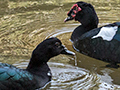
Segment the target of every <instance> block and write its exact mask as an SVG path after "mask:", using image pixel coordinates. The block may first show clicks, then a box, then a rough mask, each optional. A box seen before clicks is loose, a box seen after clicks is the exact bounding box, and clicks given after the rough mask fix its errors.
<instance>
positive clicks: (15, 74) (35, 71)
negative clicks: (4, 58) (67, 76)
mask: <svg viewBox="0 0 120 90" xmlns="http://www.w3.org/2000/svg"><path fill="white" fill-rule="evenodd" d="M59 54H66V55H74V53H73V52H71V51H69V50H67V49H66V48H65V46H63V45H62V43H61V41H60V40H59V39H57V38H55V37H53V38H49V39H46V40H44V41H43V42H41V43H40V44H39V45H38V46H37V47H36V48H35V49H34V51H33V52H32V57H31V59H30V62H29V64H28V67H27V68H26V69H19V68H17V67H15V66H13V65H10V64H6V63H0V90H35V89H38V88H41V87H43V86H44V85H45V84H46V83H48V82H49V81H51V76H52V75H51V72H50V68H49V66H48V65H47V62H48V60H49V59H50V58H52V57H54V56H57V55H59Z"/></svg>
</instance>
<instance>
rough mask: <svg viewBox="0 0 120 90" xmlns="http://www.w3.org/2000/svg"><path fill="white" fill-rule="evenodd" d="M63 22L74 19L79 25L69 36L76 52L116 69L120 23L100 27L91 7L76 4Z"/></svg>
mask: <svg viewBox="0 0 120 90" xmlns="http://www.w3.org/2000/svg"><path fill="white" fill-rule="evenodd" d="M67 15H68V17H67V18H66V19H65V22H67V21H70V20H73V19H75V20H76V21H79V22H80V23H81V25H80V26H78V27H77V28H76V29H75V30H74V31H73V33H72V35H71V40H72V42H73V47H74V49H75V50H76V51H79V52H80V53H82V54H85V55H88V56H90V57H93V58H96V59H99V60H102V61H105V62H109V63H110V64H108V65H106V66H107V67H113V68H118V67H119V65H117V63H120V22H115V23H112V24H108V25H105V26H102V27H99V28H97V26H98V22H99V20H98V17H97V14H96V12H95V10H94V8H93V6H92V5H91V4H89V3H86V2H82V1H80V2H77V3H76V4H74V5H73V6H72V8H71V9H70V11H69V12H68V13H67Z"/></svg>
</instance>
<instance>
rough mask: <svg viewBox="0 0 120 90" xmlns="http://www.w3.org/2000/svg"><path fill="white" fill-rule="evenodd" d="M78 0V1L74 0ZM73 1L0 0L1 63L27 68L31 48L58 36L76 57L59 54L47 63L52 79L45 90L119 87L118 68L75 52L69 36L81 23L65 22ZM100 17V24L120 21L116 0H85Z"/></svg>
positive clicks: (119, 8) (113, 88)
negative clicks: (108, 66)
mask: <svg viewBox="0 0 120 90" xmlns="http://www.w3.org/2000/svg"><path fill="white" fill-rule="evenodd" d="M76 1H79V0H76ZM76 1H74V0H3V1H2V0H1V1H0V8H1V9H0V62H3V63H9V64H13V65H15V66H17V67H19V68H26V66H27V64H28V62H29V59H30V56H31V53H32V51H33V49H34V48H35V47H36V46H37V45H38V44H39V43H40V42H41V41H43V40H44V39H46V38H49V37H58V38H59V39H60V40H61V41H62V42H63V44H64V45H65V46H66V47H67V48H68V49H69V50H71V51H73V52H75V53H76V56H75V57H73V56H66V55H59V56H57V57H54V58H52V59H51V60H50V61H49V62H48V64H49V66H50V68H51V70H52V74H53V78H52V81H51V83H50V85H48V86H47V87H46V88H45V89H44V90H46V89H47V90H119V89H120V82H119V81H120V77H119V76H120V68H118V69H114V68H106V67H105V65H106V64H108V63H106V62H103V61H99V60H96V59H93V58H90V57H88V56H85V55H83V54H80V53H78V52H76V51H75V50H74V49H73V48H72V43H71V42H70V36H71V33H72V31H73V30H74V28H76V27H77V26H78V25H79V24H80V23H78V22H75V21H71V22H67V23H64V19H65V18H66V17H67V15H66V13H67V12H68V11H69V9H70V8H71V6H72V5H73V4H74V3H75V2H76ZM85 1H86V2H89V3H91V4H92V5H93V6H94V7H95V10H96V12H97V15H98V17H99V26H102V25H106V24H108V23H113V22H117V21H120V1H119V0H106V1H104V0H85Z"/></svg>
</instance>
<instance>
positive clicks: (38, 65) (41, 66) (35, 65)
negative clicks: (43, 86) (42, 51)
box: [26, 56, 50, 74]
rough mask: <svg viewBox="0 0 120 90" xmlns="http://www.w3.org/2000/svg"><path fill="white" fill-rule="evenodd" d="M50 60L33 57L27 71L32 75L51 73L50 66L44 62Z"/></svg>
mask: <svg viewBox="0 0 120 90" xmlns="http://www.w3.org/2000/svg"><path fill="white" fill-rule="evenodd" d="M48 60H49V59H47V58H46V60H44V57H43V56H41V58H40V59H38V58H36V57H32V58H31V59H30V62H29V64H28V67H27V69H26V70H28V71H29V72H32V73H36V74H37V72H49V71H50V69H49V66H48V65H47V62H43V61H48Z"/></svg>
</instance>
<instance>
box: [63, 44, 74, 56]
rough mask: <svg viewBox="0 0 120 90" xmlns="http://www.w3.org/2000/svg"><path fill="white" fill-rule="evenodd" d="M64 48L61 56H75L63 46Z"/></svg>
mask: <svg viewBox="0 0 120 90" xmlns="http://www.w3.org/2000/svg"><path fill="white" fill-rule="evenodd" d="M63 47H64V49H63V50H62V51H61V54H65V55H73V56H74V55H75V53H74V52H72V51H69V50H68V49H67V48H66V47H65V46H63Z"/></svg>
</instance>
